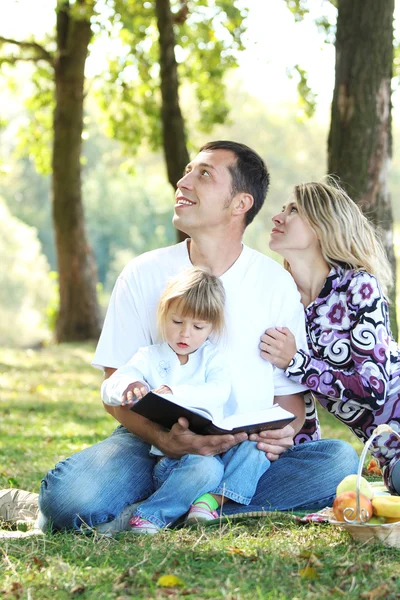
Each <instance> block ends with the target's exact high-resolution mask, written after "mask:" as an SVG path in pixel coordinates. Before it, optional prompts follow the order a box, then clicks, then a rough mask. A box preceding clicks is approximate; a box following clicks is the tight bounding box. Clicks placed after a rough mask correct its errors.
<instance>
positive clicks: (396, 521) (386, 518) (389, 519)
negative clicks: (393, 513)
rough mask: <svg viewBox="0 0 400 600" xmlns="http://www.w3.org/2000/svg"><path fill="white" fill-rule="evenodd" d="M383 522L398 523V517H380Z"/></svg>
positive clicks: (399, 518) (399, 519) (399, 521)
mask: <svg viewBox="0 0 400 600" xmlns="http://www.w3.org/2000/svg"><path fill="white" fill-rule="evenodd" d="M382 519H385V523H400V517H382Z"/></svg>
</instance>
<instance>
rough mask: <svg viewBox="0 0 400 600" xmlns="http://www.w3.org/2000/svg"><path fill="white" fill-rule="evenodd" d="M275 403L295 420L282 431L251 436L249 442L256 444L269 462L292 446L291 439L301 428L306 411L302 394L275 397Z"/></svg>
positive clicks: (276, 430) (263, 432)
mask: <svg viewBox="0 0 400 600" xmlns="http://www.w3.org/2000/svg"><path fill="white" fill-rule="evenodd" d="M274 400H275V402H276V403H277V404H279V405H280V406H282V408H285V409H286V410H288V411H290V412H291V413H293V414H294V415H296V419H295V420H294V421H292V423H291V424H290V425H286V427H283V429H271V430H270V431H261V432H260V433H257V434H252V435H251V436H250V440H252V441H253V442H258V444H257V448H258V449H259V450H262V451H263V452H265V453H266V456H267V458H268V459H269V460H271V461H274V460H278V458H279V457H280V455H281V454H282V453H283V452H285V451H286V450H287V449H288V448H291V447H292V446H293V443H294V442H293V438H294V436H295V435H296V433H298V432H299V431H300V429H301V428H302V427H303V423H304V419H305V416H306V409H305V403H304V398H303V394H290V395H287V396H275V398H274Z"/></svg>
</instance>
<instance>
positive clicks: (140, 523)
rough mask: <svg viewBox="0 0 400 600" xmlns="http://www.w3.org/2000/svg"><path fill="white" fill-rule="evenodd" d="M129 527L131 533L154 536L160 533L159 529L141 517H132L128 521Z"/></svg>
mask: <svg viewBox="0 0 400 600" xmlns="http://www.w3.org/2000/svg"><path fill="white" fill-rule="evenodd" d="M129 525H130V526H131V531H132V533H147V534H150V535H154V534H155V533H158V532H159V531H160V528H159V527H157V525H154V523H152V522H151V521H147V520H146V519H142V517H132V519H130V521H129Z"/></svg>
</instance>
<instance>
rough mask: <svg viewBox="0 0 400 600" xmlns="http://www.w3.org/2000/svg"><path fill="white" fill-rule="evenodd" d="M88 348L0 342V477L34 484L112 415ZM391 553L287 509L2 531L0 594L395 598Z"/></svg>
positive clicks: (329, 431) (398, 590)
mask: <svg viewBox="0 0 400 600" xmlns="http://www.w3.org/2000/svg"><path fill="white" fill-rule="evenodd" d="M93 350H94V348H93V347H92V346H90V345H84V344H82V345H79V344H71V345H62V346H52V347H48V348H45V349H42V350H39V351H29V350H28V351H26V350H20V351H18V350H5V349H2V350H0V364H1V367H0V368H1V373H2V374H1V395H0V415H1V416H0V488H1V487H23V488H27V489H31V490H35V491H38V489H39V485H40V480H41V478H42V477H43V475H44V474H45V473H46V471H48V470H49V469H50V468H52V467H53V466H54V464H55V463H56V462H57V461H59V460H62V459H63V458H66V457H68V456H69V455H70V454H72V453H73V452H76V451H78V450H80V449H82V448H85V447H87V446H89V445H92V444H94V443H96V442H97V441H100V440H102V439H104V438H105V437H106V436H107V435H109V434H110V433H111V432H112V430H113V429H114V427H115V423H114V422H113V420H112V419H111V418H110V417H109V416H108V415H107V414H106V413H105V411H104V409H103V406H102V403H101V401H100V395H99V387H100V383H101V380H102V374H101V373H100V372H99V371H96V370H95V369H93V368H92V367H91V366H90V361H91V359H92V354H93ZM319 413H320V419H321V422H322V427H323V432H324V437H335V438H340V439H346V440H347V441H349V442H350V443H352V444H353V445H354V447H355V448H356V449H357V451H358V452H360V451H361V444H360V443H359V442H357V440H355V438H354V436H352V435H351V434H350V431H349V430H348V429H347V428H346V427H344V426H343V425H341V424H340V423H339V422H338V421H336V419H334V418H333V417H332V416H331V415H327V414H326V413H324V412H323V411H322V410H320V411H319ZM304 477H305V478H306V477H307V473H306V472H305V473H304ZM398 558H399V551H398V550H396V549H391V548H387V547H385V546H383V545H365V544H364V545H357V544H356V543H355V542H353V541H352V540H351V538H350V537H349V536H348V534H347V533H346V532H345V531H342V530H339V529H337V528H335V527H333V526H331V525H329V524H313V523H311V524H308V525H304V524H299V523H298V522H297V521H295V520H294V519H293V517H292V516H291V515H287V514H283V513H272V514H270V515H268V516H266V517H264V518H262V519H239V520H232V521H230V522H229V521H221V522H220V523H218V524H215V525H211V526H208V527H200V528H196V527H192V528H187V527H183V528H181V529H176V530H165V531H163V532H161V533H160V534H158V535H157V536H143V537H140V536H135V537H133V536H132V534H130V533H123V534H119V535H118V536H115V537H113V538H111V537H105V536H100V535H98V534H96V532H94V533H93V535H90V536H84V535H73V534H71V533H60V534H57V535H53V536H51V535H42V536H34V537H20V538H0V595H2V597H4V598H9V599H10V600H11V599H13V600H17V599H20V600H22V599H24V598H31V599H32V600H33V599H40V600H47V599H49V600H50V599H51V600H53V599H54V598H57V600H59V599H60V600H64V599H65V600H67V599H70V598H74V597H78V596H79V598H82V600H92V599H94V598H95V599H96V600H109V599H110V600H114V599H120V600H122V599H124V600H128V599H130V598H135V599H136V600H141V599H143V600H150V599H156V600H161V599H164V598H166V597H168V596H172V597H174V598H181V597H182V598H183V597H185V598H188V599H196V600H294V599H295V598H298V599H299V600H303V599H304V600H306V599H307V600H308V599H315V600H320V599H323V598H346V599H350V600H353V599H354V600H356V599H357V600H358V599H359V598H360V597H362V596H361V594H365V593H368V594H369V593H371V594H372V593H373V590H374V589H376V588H377V586H378V584H379V582H386V583H385V585H386V586H387V587H386V588H385V590H384V592H385V597H387V598H393V599H394V598H397V597H399V595H400V582H399V579H398V578H397V576H394V574H396V573H397V570H398ZM160 582H161V583H160ZM162 582H164V583H165V582H167V583H169V584H171V587H165V586H164V585H162ZM365 597H367V596H365ZM368 597H369V596H368ZM371 597H373V596H371Z"/></svg>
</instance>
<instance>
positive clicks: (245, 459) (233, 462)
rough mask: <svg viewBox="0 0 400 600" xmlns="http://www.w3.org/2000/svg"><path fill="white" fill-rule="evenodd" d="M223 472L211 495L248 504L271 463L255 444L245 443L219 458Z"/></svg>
mask: <svg viewBox="0 0 400 600" xmlns="http://www.w3.org/2000/svg"><path fill="white" fill-rule="evenodd" d="M221 460H222V462H223V464H224V467H225V470H224V475H223V477H222V480H221V483H220V484H219V486H218V487H217V488H215V489H214V490H213V491H212V492H211V493H212V494H218V495H221V496H223V497H224V498H228V499H230V500H233V501H234V502H238V503H239V504H250V502H251V499H252V498H253V496H254V494H255V492H256V489H257V485H258V482H259V480H260V478H261V476H262V475H263V474H264V473H265V472H266V471H267V469H269V467H270V465H271V463H270V461H269V460H268V458H267V457H266V456H265V452H261V451H260V450H258V448H257V442H250V441H245V442H242V443H241V444H238V445H237V446H234V447H233V448H231V449H230V450H228V452H225V453H224V454H223V455H222V456H221Z"/></svg>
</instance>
